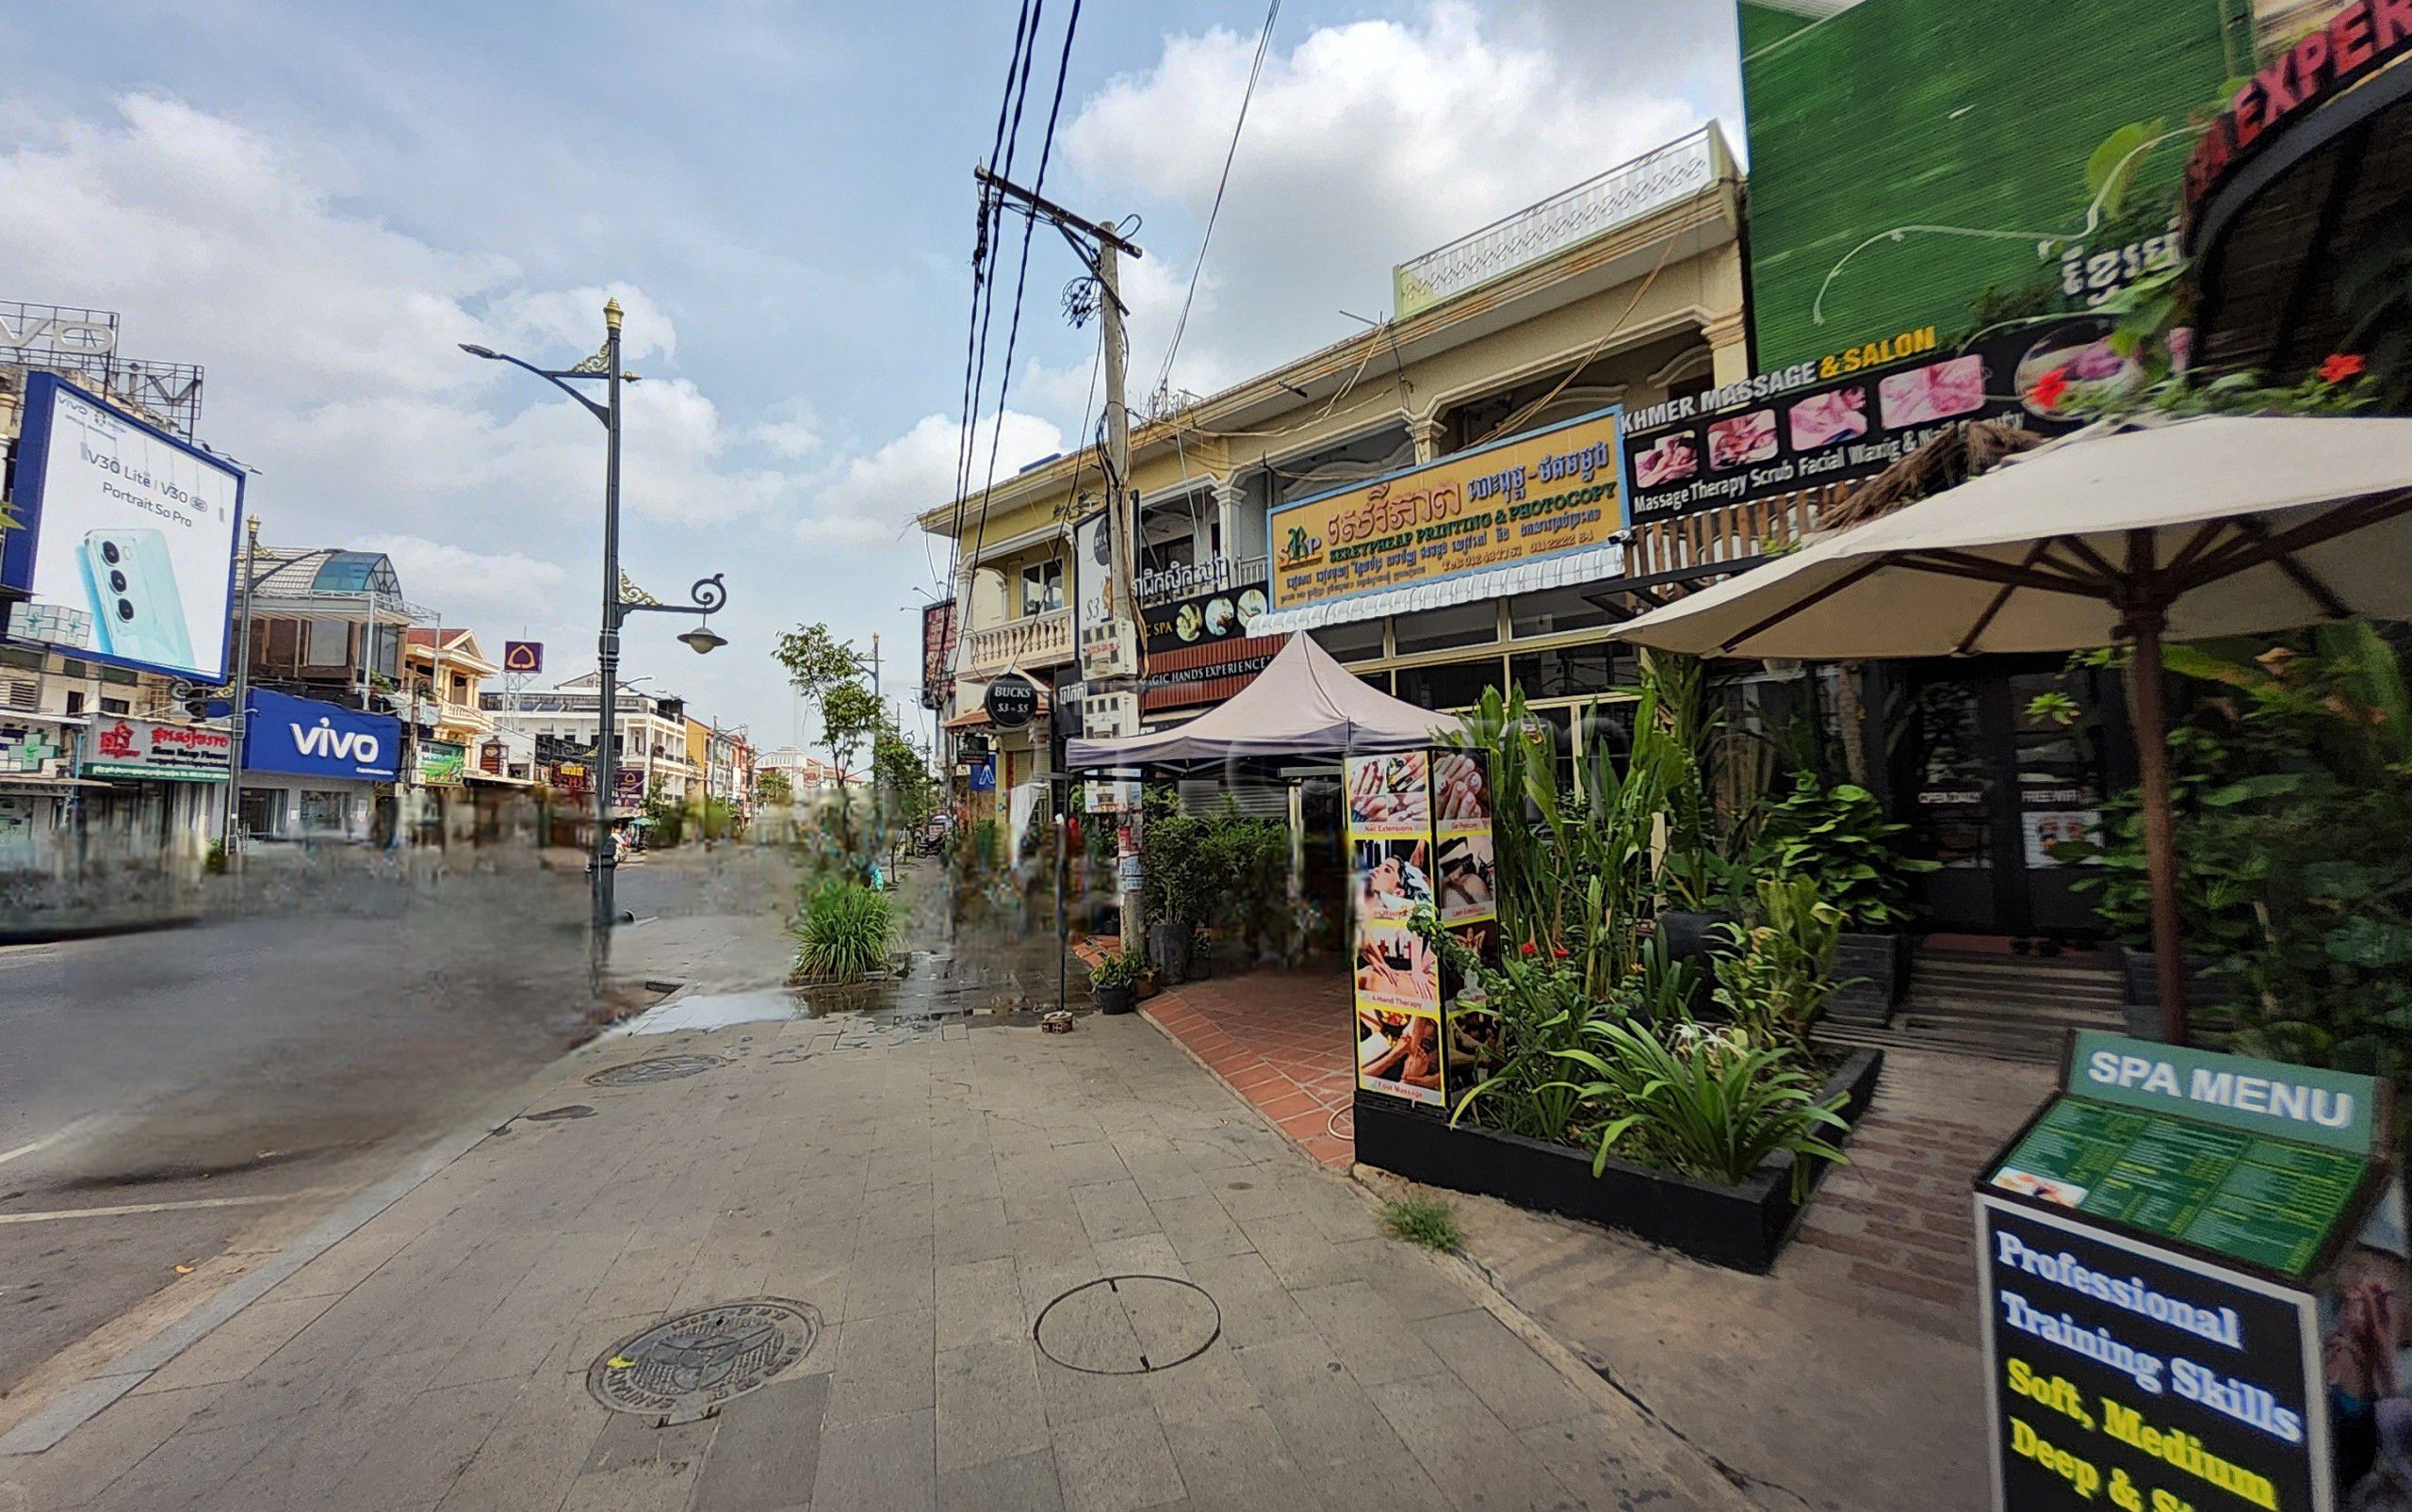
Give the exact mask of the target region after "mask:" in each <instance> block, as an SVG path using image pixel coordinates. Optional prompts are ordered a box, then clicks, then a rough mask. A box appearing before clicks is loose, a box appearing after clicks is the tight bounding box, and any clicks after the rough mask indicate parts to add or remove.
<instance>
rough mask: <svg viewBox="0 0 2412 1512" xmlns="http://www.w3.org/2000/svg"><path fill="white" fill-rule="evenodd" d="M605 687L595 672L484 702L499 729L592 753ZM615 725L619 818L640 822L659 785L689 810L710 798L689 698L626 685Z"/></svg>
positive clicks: (614, 807) (614, 808)
mask: <svg viewBox="0 0 2412 1512" xmlns="http://www.w3.org/2000/svg"><path fill="white" fill-rule="evenodd" d="M601 687H602V685H601V682H600V680H599V679H598V677H597V676H596V675H595V674H594V673H591V672H590V673H586V674H584V675H580V676H577V677H572V678H571V679H569V680H568V681H567V682H564V683H562V684H561V685H560V686H558V687H555V688H547V689H530V690H528V691H523V692H516V693H502V692H483V693H481V694H479V695H478V702H479V704H480V706H481V707H482V708H483V709H484V711H485V712H486V714H488V715H489V716H491V717H492V718H493V720H494V723H495V727H496V728H497V729H499V730H509V731H514V732H517V733H519V734H522V735H526V736H528V737H530V738H531V739H533V740H547V739H549V740H553V741H559V742H562V743H564V744H566V745H568V746H574V747H576V748H577V749H579V750H581V751H589V752H591V751H593V750H594V749H595V727H596V726H597V725H598V724H600V723H602V710H601V707H600V706H601V703H602V691H601ZM611 726H612V741H611V749H612V752H613V755H614V759H615V760H616V761H617V762H618V764H619V773H620V787H619V791H618V792H617V793H615V794H613V795H612V802H611V815H612V817H613V818H614V819H633V818H635V817H636V816H637V815H638V814H640V813H642V812H644V795H645V794H647V793H649V792H652V791H653V790H654V789H655V787H656V785H657V784H658V785H659V786H660V790H661V792H662V794H663V795H664V796H665V797H667V798H669V799H670V800H671V801H672V802H674V803H677V804H682V805H683V804H685V803H686V802H687V801H688V799H689V797H690V796H693V797H695V798H698V799H700V798H701V797H702V790H703V781H704V772H703V769H702V768H701V767H699V766H697V765H696V764H695V763H694V762H693V761H691V760H689V759H688V757H687V713H686V701H685V700H684V699H681V698H676V697H670V696H666V695H662V694H657V693H651V692H647V691H644V690H643V689H641V688H635V687H631V686H630V685H628V684H627V683H622V684H621V685H620V690H619V695H618V697H617V699H616V700H615V701H614V707H613V709H612V721H611Z"/></svg>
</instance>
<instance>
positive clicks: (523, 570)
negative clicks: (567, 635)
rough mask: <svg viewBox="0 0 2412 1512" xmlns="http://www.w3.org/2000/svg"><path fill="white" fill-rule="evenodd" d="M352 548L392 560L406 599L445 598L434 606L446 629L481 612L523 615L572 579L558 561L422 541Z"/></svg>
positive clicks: (364, 542)
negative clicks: (506, 611) (377, 553)
mask: <svg viewBox="0 0 2412 1512" xmlns="http://www.w3.org/2000/svg"><path fill="white" fill-rule="evenodd" d="M354 545H356V546H357V547H358V549H360V550H363V551H382V552H383V553H385V554H386V555H387V556H389V557H391V558H393V559H394V571H395V573H396V574H397V575H398V576H399V577H400V578H401V580H402V592H403V593H404V594H406V595H411V596H414V597H416V596H418V595H423V594H432V593H441V594H442V595H443V596H442V599H441V601H440V602H437V603H435V604H433V605H432V608H434V609H435V610H437V611H438V612H439V613H441V614H442V615H443V617H444V621H445V623H446V624H448V625H454V624H459V623H462V622H463V621H464V619H468V618H470V617H472V616H474V615H476V614H478V613H479V612H480V611H493V610H515V611H519V612H521V613H525V611H526V610H528V608H529V607H530V605H531V604H535V603H540V602H543V601H544V599H545V596H546V595H547V594H552V593H558V592H559V591H560V589H561V588H562V584H563V583H564V582H566V581H567V578H568V575H567V574H566V573H565V572H564V571H563V570H562V566H561V564H560V563H558V562H552V561H542V560H540V559H538V558H535V557H530V556H527V555H524V554H523V553H520V552H517V551H504V552H493V553H487V552H478V551H470V550H468V549H466V548H464V547H462V546H456V545H451V544H449V543H448V542H442V541H430V540H428V539H427V538H426V537H424V536H416V535H372V536H367V537H365V538H363V539H361V540H359V541H358V542H356V543H354Z"/></svg>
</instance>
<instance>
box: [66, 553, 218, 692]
mask: <svg viewBox="0 0 2412 1512" xmlns="http://www.w3.org/2000/svg"><path fill="white" fill-rule="evenodd" d="M82 556H83V566H84V586H85V589H86V591H87V592H88V593H90V595H91V600H92V623H93V625H94V626H95V630H94V639H95V640H96V641H97V642H99V646H98V649H99V650H100V651H101V653H102V654H103V655H105V656H112V657H119V658H123V659H125V660H128V661H142V662H149V663H152V664H154V665H158V666H170V667H188V666H191V665H192V634H191V631H190V630H189V629H188V628H187V626H186V624H185V605H184V598H183V595H182V594H180V593H177V591H176V572H175V564H174V563H173V562H171V561H170V560H169V558H168V538H167V537H166V536H164V535H162V534H160V533H159V532H158V531H156V530H152V529H143V528H129V529H115V530H93V531H90V532H89V533H88V534H86V535H85V537H84V549H83V553H82Z"/></svg>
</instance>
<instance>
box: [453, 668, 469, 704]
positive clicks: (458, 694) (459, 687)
mask: <svg viewBox="0 0 2412 1512" xmlns="http://www.w3.org/2000/svg"><path fill="white" fill-rule="evenodd" d="M468 701H469V679H468V675H466V674H464V673H458V672H456V673H454V674H453V675H452V702H454V703H456V704H465V703H467V702H468Z"/></svg>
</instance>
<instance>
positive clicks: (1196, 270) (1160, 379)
mask: <svg viewBox="0 0 2412 1512" xmlns="http://www.w3.org/2000/svg"><path fill="white" fill-rule="evenodd" d="M1280 14H1281V0H1273V3H1272V4H1271V5H1269V6H1267V7H1266V8H1265V11H1264V30H1263V32H1261V33H1260V34H1258V36H1257V39H1256V60H1255V61H1254V62H1252V63H1250V64H1248V68H1247V89H1243V90H1242V91H1241V92H1240V114H1239V119H1238V120H1236V121H1234V122H1231V144H1230V147H1228V148H1226V149H1225V150H1224V153H1223V176H1222V177H1221V178H1219V179H1217V180H1215V182H1214V207H1213V208H1212V209H1210V210H1208V211H1207V212H1206V234H1205V235H1204V236H1200V237H1198V261H1197V262H1195V263H1193V264H1191V265H1190V268H1189V292H1188V293H1186V294H1184V295H1182V297H1181V318H1180V319H1179V320H1176V321H1174V322H1173V328H1172V344H1171V345H1170V346H1168V347H1166V348H1165V366H1164V369H1163V370H1162V371H1161V372H1159V373H1157V374H1156V387H1157V388H1159V389H1162V388H1165V386H1167V385H1168V384H1170V383H1171V382H1172V359H1173V354H1174V353H1176V352H1178V351H1180V350H1181V337H1182V333H1183V332H1185V331H1187V330H1188V329H1189V306H1190V304H1191V303H1192V302H1193V301H1196V300H1197V298H1198V275H1199V274H1200V273H1203V272H1204V271H1205V270H1206V249H1207V248H1208V247H1210V246H1212V245H1213V244H1214V219H1215V218H1216V217H1217V216H1219V215H1221V214H1222V213H1223V191H1224V190H1225V189H1228V188H1230V185H1231V160H1232V159H1233V158H1235V157H1237V156H1238V155H1239V152H1240V132H1241V130H1242V128H1244V127H1246V126H1247V106H1248V102H1249V101H1250V100H1253V99H1255V98H1256V81H1257V77H1258V75H1259V74H1261V73H1263V72H1264V53H1265V49H1266V48H1267V47H1268V46H1270V45H1271V44H1272V41H1273V23H1274V22H1275V21H1276V20H1277V19H1279V16H1280Z"/></svg>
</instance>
